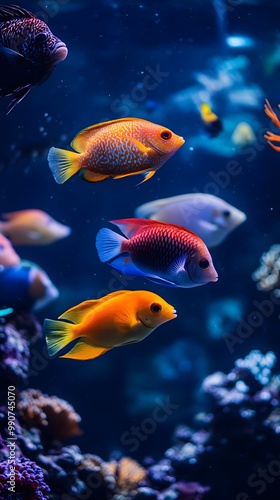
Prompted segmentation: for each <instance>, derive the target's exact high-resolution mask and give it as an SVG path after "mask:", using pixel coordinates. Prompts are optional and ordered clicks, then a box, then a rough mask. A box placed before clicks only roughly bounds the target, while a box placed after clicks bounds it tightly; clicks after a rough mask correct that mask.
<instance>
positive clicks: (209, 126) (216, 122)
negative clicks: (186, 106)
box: [200, 102, 223, 138]
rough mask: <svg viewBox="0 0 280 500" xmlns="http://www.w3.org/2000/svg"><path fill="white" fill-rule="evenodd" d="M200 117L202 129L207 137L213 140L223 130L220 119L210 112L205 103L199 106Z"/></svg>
mask: <svg viewBox="0 0 280 500" xmlns="http://www.w3.org/2000/svg"><path fill="white" fill-rule="evenodd" d="M200 116H201V120H202V122H203V125H204V128H205V130H206V132H207V133H208V135H209V137H211V138H213V137H216V136H217V135H219V133H220V132H221V131H222V130H223V125H222V121H221V120H220V118H219V117H218V116H217V115H216V114H215V113H214V112H213V111H212V109H211V107H210V106H209V104H208V103H207V102H203V103H202V104H201V106H200Z"/></svg>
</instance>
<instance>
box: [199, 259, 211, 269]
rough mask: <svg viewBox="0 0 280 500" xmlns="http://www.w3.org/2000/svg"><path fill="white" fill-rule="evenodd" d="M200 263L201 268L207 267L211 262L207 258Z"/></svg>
mask: <svg viewBox="0 0 280 500" xmlns="http://www.w3.org/2000/svg"><path fill="white" fill-rule="evenodd" d="M198 265H199V267H201V269H207V268H208V267H209V265H210V262H209V260H207V259H201V260H200V261H199V263H198Z"/></svg>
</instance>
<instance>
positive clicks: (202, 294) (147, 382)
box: [0, 0, 280, 482]
mask: <svg viewBox="0 0 280 500" xmlns="http://www.w3.org/2000/svg"><path fill="white" fill-rule="evenodd" d="M6 3H7V4H8V2H6ZM18 3H20V5H22V6H24V7H26V8H28V9H30V10H31V11H32V12H34V13H40V12H41V13H42V12H43V14H44V13H45V14H46V16H47V19H46V20H47V21H48V24H49V26H50V28H51V30H52V31H53V33H54V34H55V35H57V36H58V37H60V38H61V39H62V40H63V41H64V42H65V43H66V44H67V47H68V50H69V55H68V57H67V59H66V60H65V61H64V62H63V63H61V64H60V65H59V66H58V67H57V68H56V69H55V71H54V73H53V74H52V76H51V77H50V79H49V80H48V81H47V82H45V83H44V84H43V85H42V86H40V87H38V88H36V89H34V90H32V91H31V92H30V94H29V95H28V96H27V97H26V98H25V99H24V100H23V102H22V103H20V104H19V105H18V106H17V107H16V108H15V110H14V111H13V112H12V113H11V114H10V115H9V116H5V111H6V106H7V104H8V98H7V99H2V100H1V102H0V113H1V136H0V146H1V155H0V164H1V170H0V200H1V207H0V210H1V212H8V211H14V210H22V209H26V208H40V209H42V210H45V211H46V212H48V213H50V214H51V215H52V216H53V217H54V218H55V219H57V220H59V221H60V222H63V223H65V224H67V225H69V226H71V227H72V230H73V231H72V235H71V236H70V237H68V238H66V239H64V240H61V241H58V242H56V243H54V244H52V245H50V246H45V247H18V248H17V250H18V252H19V254H20V255H21V257H22V258H24V259H29V260H31V261H34V262H36V263H37V264H39V265H40V266H42V267H43V268H44V269H45V271H46V272H47V273H48V274H49V276H50V277H51V279H52V281H53V282H54V283H55V285H56V286H57V287H58V288H59V290H60V297H59V299H58V300H57V301H56V302H54V303H52V304H50V305H49V306H48V307H46V308H45V309H43V310H41V311H40V312H39V313H38V317H39V319H40V321H43V319H44V318H45V317H48V318H57V317H58V316H59V315H60V314H61V313H62V312H63V311H65V310H66V309H67V308H69V307H71V306H73V305H75V304H77V303H79V302H81V301H83V300H86V299H90V298H95V297H96V296H98V295H101V294H102V293H107V292H109V291H112V290H113V289H114V288H115V289H116V288H128V289H133V290H134V289H135V290H136V289H147V290H151V291H154V292H156V293H159V294H160V295H162V296H163V297H164V298H165V299H166V300H167V301H168V302H170V303H172V304H173V305H174V307H175V308H176V309H177V312H178V318H177V319H176V320H175V321H173V322H171V323H168V324H166V325H164V326H162V327H160V328H159V329H158V330H157V331H155V332H154V333H153V334H152V335H151V336H150V337H149V338H147V339H146V340H145V341H143V342H142V343H139V344H135V345H132V346H127V347H123V348H119V349H115V350H112V351H111V352H110V353H108V354H106V355H105V356H102V357H100V358H98V359H96V360H92V361H87V362H78V361H73V360H61V359H55V360H50V359H47V358H46V356H45V354H44V352H45V345H44V342H43V341H41V342H39V343H38V344H37V345H36V349H35V350H34V353H33V354H34V355H35V356H37V357H38V362H36V363H35V364H34V367H35V368H34V374H33V376H32V377H31V378H30V386H32V387H36V388H38V389H40V390H42V391H43V392H46V393H47V394H49V395H52V394H55V395H57V396H59V397H61V398H64V399H66V400H67V401H69V402H70V403H71V404H72V405H73V406H74V408H75V410H76V411H77V412H78V413H79V414H80V415H81V417H82V423H81V426H82V428H83V429H84V435H83V436H81V437H79V438H77V439H75V440H73V442H75V443H77V444H78V445H79V446H80V447H81V449H82V451H83V452H85V453H86V452H92V453H97V454H99V455H100V456H102V457H103V458H105V459H107V458H109V456H110V453H111V452H112V451H113V450H116V451H117V452H120V453H123V454H125V455H126V454H129V455H132V456H134V457H135V458H138V459H141V458H142V457H144V456H145V455H147V454H152V455H153V456H155V457H157V456H158V457H159V456H161V454H162V453H163V451H164V450H165V449H166V448H167V447H168V446H169V445H170V444H171V443H172V432H173V430H174V428H175V426H176V425H178V424H180V423H186V424H189V425H192V424H193V417H194V415H195V414H196V413H197V412H200V411H207V400H205V398H204V396H203V395H202V393H201V391H200V386H201V382H202V380H203V378H204V377H205V376H206V375H207V374H209V373H212V372H213V371H216V370H221V371H225V372H227V371H229V370H230V369H231V368H232V366H233V363H234V361H235V359H237V358H238V357H240V356H243V355H246V354H247V353H248V352H249V351H250V350H251V349H260V350H261V351H263V352H267V351H268V350H274V351H275V352H276V354H277V355H279V310H277V308H275V312H274V313H273V315H272V316H271V317H270V318H269V319H264V321H263V324H262V326H260V327H258V328H255V329H254V332H253V334H252V335H250V336H249V338H247V339H244V341H243V343H241V344H236V345H235V346H234V352H233V353H231V352H229V349H228V347H227V345H226V343H225V340H224V338H223V333H226V331H228V332H231V333H235V332H236V328H237V325H236V324H235V323H234V322H233V324H231V323H230V324H229V325H228V324H227V325H226V327H225V329H224V332H220V333H219V332H218V334H217V337H216V338H213V336H211V332H210V329H209V321H208V320H209V311H213V310H215V308H216V310H217V312H219V310H220V309H219V303H220V302H219V301H221V300H224V299H232V300H233V301H235V305H237V309H238V307H240V312H241V315H242V318H244V320H246V318H247V317H248V315H249V314H250V312H252V311H253V310H254V306H253V305H252V303H253V301H254V300H259V301H262V300H264V299H265V298H267V296H266V295H265V294H264V293H262V292H259V291H257V290H256V284H255V282H254V281H253V280H252V278H251V274H252V272H253V271H254V270H255V269H256V268H257V267H258V265H259V259H260V256H261V254H262V253H263V252H264V251H267V250H268V248H269V247H270V246H271V245H272V244H274V243H279V227H280V217H279V216H280V213H279V185H280V183H279V180H280V174H279V172H280V171H279V168H280V166H279V164H280V154H277V153H276V152H275V151H273V150H272V149H270V148H269V146H267V145H266V144H265V141H264V140H263V137H262V136H263V129H266V128H269V127H270V126H271V123H270V120H269V119H268V118H267V116H266V115H265V114H264V112H263V104H264V98H263V99H260V104H259V105H258V106H256V107H255V108H253V109H252V108H251V109H249V111H248V109H247V110H246V107H240V109H239V108H238V106H235V107H234V106H230V105H228V106H225V105H223V103H224V100H225V94H223V101H221V102H220V104H219V95H217V96H216V100H215V104H216V107H215V111H216V112H217V113H218V114H219V116H220V117H221V119H222V120H223V119H227V120H229V119H230V118H231V113H233V112H234V113H239V114H240V116H241V117H242V113H245V112H246V113H247V112H250V116H251V119H252V122H254V120H255V121H256V122H257V123H258V127H257V129H255V133H256V136H257V144H258V146H259V147H257V148H255V149H254V152H255V154H253V152H252V151H251V152H250V151H248V152H247V153H246V152H245V153H244V151H243V154H242V155H241V154H238V153H236V154H235V155H233V156H232V159H234V160H236V161H237V162H238V164H239V165H240V166H241V168H242V172H241V173H240V174H239V175H237V176H235V177H233V176H232V177H231V178H230V181H229V182H228V183H227V185H226V187H224V188H223V187H220V186H218V188H217V189H218V191H217V192H216V193H214V194H217V195H218V196H219V197H221V198H223V199H225V200H226V201H228V202H229V203H232V204H233V205H234V206H236V207H238V208H239V209H241V210H242V211H244V212H245V213H246V214H247V221H246V222H245V223H244V224H243V225H242V226H240V227H239V228H238V229H236V231H234V232H233V233H232V234H231V235H230V236H229V237H228V238H227V239H226V240H225V242H224V243H223V244H221V245H220V246H219V247H217V248H214V249H212V251H211V254H212V257H213V261H214V264H215V267H216V269H217V271H218V273H219V281H218V282H217V283H215V284H214V283H211V284H208V285H205V286H201V287H197V288H193V289H170V288H167V287H163V286H159V285H156V284H153V283H151V282H149V281H147V280H143V279H141V278H135V279H133V280H130V281H122V280H116V277H115V275H113V274H112V268H110V267H109V266H107V265H106V264H101V263H100V261H99V259H98V256H97V253H96V249H95V236H96V233H97V231H98V230H99V229H100V228H101V227H104V226H108V224H107V221H109V220H110V219H116V218H126V217H131V216H133V213H134V209H135V208H136V207H137V206H139V205H140V204H142V203H145V202H147V201H150V200H153V199H156V198H163V197H168V196H174V195H177V194H183V193H188V192H193V191H194V190H195V191H196V190H197V191H201V192H204V191H205V186H206V185H207V183H209V182H213V178H212V177H211V176H210V175H209V173H210V172H214V173H216V174H217V173H218V172H220V171H225V169H226V166H227V164H228V161H229V160H230V158H229V157H226V156H224V155H221V154H219V152H216V153H212V152H209V151H207V150H206V149H204V148H200V147H195V148H194V150H190V147H191V146H192V144H190V143H189V138H190V137H194V136H195V137H197V138H198V139H199V141H200V142H201V143H203V142H204V141H208V142H209V139H208V137H207V136H206V134H205V132H204V130H203V127H202V124H201V121H200V117H199V113H198V110H195V109H194V108H193V109H189V110H185V109H183V107H182V109H180V106H174V105H172V104H171V101H170V98H171V96H173V95H175V94H176V93H178V92H179V91H182V90H184V89H186V88H188V87H192V86H194V85H196V84H197V82H196V80H195V76H194V75H195V72H202V73H203V72H209V71H210V72H211V71H213V72H215V64H216V63H215V62H214V59H215V58H219V61H222V60H226V59H230V58H236V57H237V56H239V55H241V56H244V55H245V57H246V58H247V59H248V61H249V63H248V67H247V68H246V71H245V82H250V83H252V82H255V83H256V84H257V85H258V86H259V87H260V88H261V89H262V91H263V96H264V97H267V98H269V99H270V101H271V103H272V104H273V106H274V107H276V105H277V103H278V102H280V90H279V89H280V86H279V80H280V66H279V64H278V66H277V65H276V67H275V68H274V70H273V72H272V73H271V74H267V72H265V70H264V68H265V61H266V60H267V58H268V57H269V56H270V55H271V54H272V53H273V51H275V49H276V47H277V43H278V42H279V38H278V35H279V15H280V8H279V7H280V6H279V2H267V1H263V2H259V3H250V4H247V3H242V2H235V6H234V7H232V5H233V4H234V3H230V2H229V3H228V4H226V5H227V6H228V7H230V8H228V9H226V16H225V18H224V23H223V22H222V19H221V16H219V15H218V14H217V9H215V8H214V6H213V3H212V2H210V1H209V2H206V1H201V2H193V1H184V2H183V1H180V2H176V1H174V2H172V1H171V0H170V1H166V2H164V1H154V2H149V1H148V0H145V1H142V2H141V3H139V2H129V1H117V0H116V1H113V0H108V1H101V0H99V1H94V2H92V1H90V0H88V1H86V0H83V1H82V2H78V1H76V0H75V1H74V0H73V1H69V2H65V1H64V2H61V3H59V2H57V3H55V2H53V5H52V9H53V10H46V9H44V8H43V7H42V5H43V2H28V1H27V2H24V3H22V2H18ZM222 17H223V16H222ZM225 33H227V34H236V33H241V34H242V35H247V36H249V37H252V39H253V41H254V46H253V47H252V48H247V49H246V48H245V49H244V48H241V49H234V48H230V47H228V46H227V45H226V44H225V39H224V36H225ZM157 65H159V66H160V69H161V70H162V71H163V72H166V73H168V76H166V77H164V78H163V79H162V82H161V83H159V85H158V86H157V87H156V88H155V89H153V90H150V91H149V92H147V96H145V98H143V99H140V100H139V99H138V102H137V100H135V99H133V95H134V96H135V95H141V94H136V93H135V90H134V89H135V87H137V88H141V83H142V82H143V78H144V76H145V74H146V73H147V67H150V68H156V67H157ZM123 95H128V96H129V97H130V98H132V103H133V106H127V104H124V103H123ZM125 114H129V115H131V116H136V117H137V116H138V117H142V118H146V119H148V120H151V121H154V122H156V123H161V124H163V125H166V126H167V127H169V128H170V129H172V130H173V131H174V132H176V133H177V134H179V135H182V136H183V137H184V138H185V140H186V143H185V145H184V146H183V147H182V148H181V150H179V151H178V152H177V153H176V155H175V156H174V157H173V158H171V159H170V160H169V161H168V162H167V163H166V165H164V166H163V168H162V169H161V170H160V171H159V172H157V173H156V175H155V176H154V177H153V179H151V180H149V181H148V182H147V183H145V184H142V185H140V186H136V184H137V182H138V178H136V177H135V178H134V177H131V178H127V179H122V180H119V181H113V180H108V181H106V182H101V183H96V184H91V183H86V182H83V181H82V180H80V179H79V177H78V176H74V177H73V178H71V179H70V180H69V181H67V182H66V183H65V184H63V185H58V184H56V183H55V181H54V179H53V177H52V174H51V171H50V169H49V167H48V164H47V160H46V156H47V151H48V149H49V147H51V146H57V147H65V148H68V146H69V144H70V142H71V140H72V138H73V137H74V136H75V134H76V133H77V132H79V131H80V130H81V129H83V128H85V127H87V126H89V125H92V124H95V123H98V122H101V121H105V120H109V119H115V118H119V117H121V116H124V115H125ZM213 141H215V139H213ZM40 363H41V364H40ZM167 397H169V398H170V401H171V402H173V403H174V404H177V405H179V407H178V409H177V410H176V411H174V412H173V414H172V415H171V416H170V418H168V419H167V420H166V421H165V422H163V423H162V424H160V425H158V427H157V429H156V431H155V432H154V433H153V434H151V435H150V436H149V437H148V438H147V439H145V440H143V441H142V442H140V443H139V447H138V449H137V450H136V451H135V452H134V453H131V451H130V449H129V448H130V447H129V445H126V444H125V443H124V442H123V438H122V436H123V434H124V433H125V432H131V426H139V425H141V422H143V419H145V418H148V417H151V415H152V412H153V409H154V408H155V406H156V405H157V404H158V403H157V401H165V400H166V398H167ZM202 482H203V478H202Z"/></svg>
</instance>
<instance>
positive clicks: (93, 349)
mask: <svg viewBox="0 0 280 500" xmlns="http://www.w3.org/2000/svg"><path fill="white" fill-rule="evenodd" d="M107 351H110V348H109V349H108V348H107V347H99V346H95V345H92V344H91V343H90V342H89V341H88V340H87V339H83V340H79V342H77V344H76V345H75V346H74V347H73V349H71V351H69V352H67V354H64V356H59V357H60V358H70V359H79V360H81V361H85V360H87V359H94V358H98V356H101V355H102V354H105V352H107Z"/></svg>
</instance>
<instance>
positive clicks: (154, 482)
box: [0, 315, 280, 500]
mask: <svg viewBox="0 0 280 500" xmlns="http://www.w3.org/2000/svg"><path fill="white" fill-rule="evenodd" d="M1 333H2V337H1V351H0V352H1V364H0V379H1V381H2V382H1V383H2V387H4V385H5V387H6V389H7V386H10V387H14V386H13V385H12V384H11V380H16V381H17V385H18V386H20V385H23V384H24V383H26V377H27V374H28V368H29V367H28V361H29V359H30V353H29V343H30V342H31V341H32V339H34V338H38V336H40V329H38V327H37V323H36V321H35V320H34V317H33V316H32V315H27V316H26V317H24V318H23V316H22V315H21V316H18V317H16V316H15V317H13V318H7V322H6V323H5V324H4V323H3V324H2V325H1ZM15 338H16V339H17V341H15V340H14V339H15ZM11 339H12V340H11ZM12 345H13V346H14V347H13V349H12V347H11V346H12ZM23 345H24V350H23ZM10 358H11V359H13V360H17V362H18V363H22V366H21V368H20V370H21V371H19V367H18V366H17V363H16V362H14V363H10V364H9V365H8V369H7V368H6V366H5V365H4V362H3V360H5V359H10ZM276 361H277V360H276V356H275V354H274V353H273V352H267V353H266V354H262V353H261V352H260V351H256V350H255V351H252V352H251V353H250V354H248V355H247V356H246V357H245V358H244V359H237V360H236V361H235V366H234V368H233V369H232V371H231V372H230V373H228V374H226V373H222V372H217V373H214V374H212V375H209V376H208V377H206V378H205V380H204V382H203V384H202V390H203V392H204V394H205V397H207V398H208V399H209V402H208V405H209V408H208V412H201V413H199V414H198V415H196V418H195V420H194V424H193V426H194V428H193V429H192V428H190V427H187V426H185V425H178V426H177V428H176V430H175V433H174V444H173V445H172V446H171V447H170V448H169V449H168V450H166V452H165V454H164V456H163V457H162V458H161V459H159V460H158V461H156V460H155V459H154V458H153V457H146V458H145V459H143V461H142V463H141V464H140V463H138V462H137V461H135V460H134V459H132V458H130V457H127V456H123V457H119V458H118V460H109V461H105V460H103V459H102V458H100V457H99V456H97V455H94V454H90V453H88V454H83V453H82V452H81V450H80V449H79V447H78V446H76V445H74V444H70V445H64V444H63V442H62V441H63V440H64V439H67V438H69V437H72V438H73V437H75V436H77V435H79V434H80V433H81V429H80V427H79V423H80V420H81V419H80V416H79V415H78V414H77V413H76V412H75V410H74V408H73V407H72V406H71V405H70V404H69V403H67V402H66V401H64V400H62V399H60V398H58V397H56V396H48V395H46V394H42V393H41V392H40V391H39V390H35V389H31V388H29V389H25V390H22V391H19V390H16V389H15V392H14V394H15V396H14V400H15V407H14V417H13V421H12V422H13V423H12V425H13V430H14V433H15V435H16V439H15V440H14V441H11V440H9V436H10V429H11V427H10V425H11V424H9V423H8V422H9V417H8V411H9V410H8V406H9V405H8V404H7V401H5V399H7V394H5V399H4V396H3V394H4V393H3V391H2V393H0V396H1V399H0V405H1V406H0V498H1V500H2V499H3V500H6V499H7V500H12V498H14V496H12V495H14V491H16V497H15V498H17V500H79V499H80V498H87V499H89V500H145V499H150V500H202V499H204V498H205V499H208V500H224V499H225V498H227V500H231V499H232V500H236V499H238V500H240V499H241V498H242V500H243V499H246V500H248V499H249V498H251V497H250V495H253V493H256V494H259V493H260V491H261V489H260V488H261V485H262V483H261V481H260V480H259V478H263V477H269V479H270V480H269V481H268V480H267V483H264V484H265V486H266V487H267V488H268V487H269V495H270V498H271V499H273V498H277V494H278V493H279V489H278V486H277V482H276V481H274V480H275V478H276V476H277V474H278V475H279V472H280V470H279V467H280V461H279V458H280V457H279V446H280V410H279V408H280V376H278V375H273V370H274V367H275V364H276ZM14 385H15V383H14ZM11 442H12V447H11ZM9 460H10V461H9ZM276 466H277V467H278V469H277V470H276ZM264 471H265V472H264ZM268 473H270V476H267V475H266V476H264V474H268ZM252 478H253V479H254V480H255V482H254V481H253V480H252ZM202 479H203V484H204V485H201V481H202ZM11 481H14V483H11ZM262 481H264V479H262ZM11 485H12V487H14V489H12V490H9V488H10V487H11Z"/></svg>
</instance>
